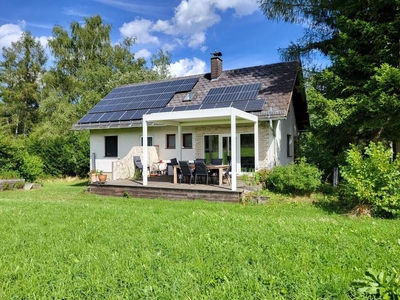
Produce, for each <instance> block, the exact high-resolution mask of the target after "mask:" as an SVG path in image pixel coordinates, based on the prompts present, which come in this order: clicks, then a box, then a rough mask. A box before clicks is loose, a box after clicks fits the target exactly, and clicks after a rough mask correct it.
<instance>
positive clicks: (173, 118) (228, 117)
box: [143, 107, 259, 191]
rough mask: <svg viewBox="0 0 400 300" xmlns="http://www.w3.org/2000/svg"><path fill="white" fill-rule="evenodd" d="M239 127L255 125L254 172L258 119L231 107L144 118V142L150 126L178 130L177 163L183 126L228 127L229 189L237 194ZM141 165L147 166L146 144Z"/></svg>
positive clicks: (256, 159)
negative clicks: (229, 148) (156, 125)
mask: <svg viewBox="0 0 400 300" xmlns="http://www.w3.org/2000/svg"><path fill="white" fill-rule="evenodd" d="M238 123H253V124H254V148H255V151H254V163H255V166H254V167H255V169H256V170H258V164H259V158H258V117H257V116H255V115H253V114H249V113H246V112H244V111H241V110H239V109H236V108H233V107H225V108H213V109H202V110H188V111H175V112H162V113H154V114H149V115H144V116H143V141H147V127H148V126H149V124H160V125H171V126H177V128H178V134H177V139H176V149H178V150H179V151H178V156H177V159H178V160H180V159H181V158H182V151H181V148H182V146H181V145H182V127H184V126H201V125H221V124H230V125H231V148H232V149H231V154H232V155H231V174H232V180H231V189H232V191H236V187H237V181H236V174H237V170H236V166H237V159H236V155H237V153H236V149H237V148H236V145H237V140H236V124H238ZM143 165H144V166H147V165H148V157H147V143H146V142H144V143H143ZM147 176H148V170H147V168H143V185H147Z"/></svg>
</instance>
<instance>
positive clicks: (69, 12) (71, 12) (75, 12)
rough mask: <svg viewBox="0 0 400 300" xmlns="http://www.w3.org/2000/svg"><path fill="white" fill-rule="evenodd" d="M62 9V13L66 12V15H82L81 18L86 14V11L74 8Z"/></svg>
mask: <svg viewBox="0 0 400 300" xmlns="http://www.w3.org/2000/svg"><path fill="white" fill-rule="evenodd" d="M63 10H64V14H66V15H67V16H78V17H82V18H83V17H87V16H88V14H87V13H84V12H81V11H79V10H76V9H75V8H69V7H65V8H64V9H63Z"/></svg>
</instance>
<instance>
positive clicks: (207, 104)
mask: <svg viewBox="0 0 400 300" xmlns="http://www.w3.org/2000/svg"><path fill="white" fill-rule="evenodd" d="M214 107H215V103H203V104H202V105H201V107H200V109H209V108H214Z"/></svg>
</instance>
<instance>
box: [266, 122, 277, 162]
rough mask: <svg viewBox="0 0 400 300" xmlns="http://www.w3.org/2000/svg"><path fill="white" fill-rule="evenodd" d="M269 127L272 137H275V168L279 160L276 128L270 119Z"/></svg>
mask: <svg viewBox="0 0 400 300" xmlns="http://www.w3.org/2000/svg"><path fill="white" fill-rule="evenodd" d="M268 121H269V127H270V128H271V132H272V136H273V143H274V166H276V158H277V152H278V150H277V148H276V128H274V122H273V121H272V120H271V119H269V120H268Z"/></svg>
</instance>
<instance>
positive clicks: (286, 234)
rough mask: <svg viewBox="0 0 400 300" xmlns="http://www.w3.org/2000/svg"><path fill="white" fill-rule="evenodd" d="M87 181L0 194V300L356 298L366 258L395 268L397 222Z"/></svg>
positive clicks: (372, 264) (312, 208)
mask: <svg viewBox="0 0 400 300" xmlns="http://www.w3.org/2000/svg"><path fill="white" fill-rule="evenodd" d="M84 185H85V183H82V182H53V183H45V184H44V186H43V188H42V189H40V190H31V191H6V192H0V226H1V227H0V228H1V229H0V240H1V243H0V253H1V256H0V299H321V298H324V299H350V298H351V297H352V294H351V282H352V281H353V280H354V279H359V278H362V277H363V274H364V272H365V271H366V270H367V269H368V268H370V267H372V268H374V269H377V270H387V269H389V268H390V267H396V268H399V267H400V261H399V257H400V245H399V239H400V226H399V225H400V221H399V220H383V219H373V218H367V217H362V218H350V217H349V216H345V215H340V214H334V213H332V212H331V211H328V210H323V209H321V208H320V207H317V206H315V205H313V204H312V203H304V202H290V201H282V203H279V201H274V204H267V205H246V206H243V205H239V204H226V203H218V202H216V203H212V202H206V201H166V200H162V199H160V200H148V199H147V200H146V199H135V198H117V197H101V196H96V195H92V194H89V193H87V192H84V189H85V187H84Z"/></svg>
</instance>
